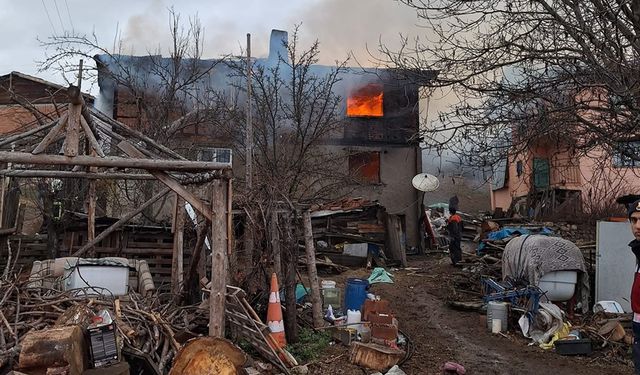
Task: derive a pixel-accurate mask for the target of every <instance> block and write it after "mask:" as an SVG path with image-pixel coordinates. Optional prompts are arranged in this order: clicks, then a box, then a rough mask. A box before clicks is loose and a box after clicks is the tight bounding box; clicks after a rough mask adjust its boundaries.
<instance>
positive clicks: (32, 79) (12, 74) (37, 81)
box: [0, 71, 95, 102]
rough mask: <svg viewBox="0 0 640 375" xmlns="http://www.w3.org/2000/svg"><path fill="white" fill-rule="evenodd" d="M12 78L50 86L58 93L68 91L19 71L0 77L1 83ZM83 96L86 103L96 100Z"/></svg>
mask: <svg viewBox="0 0 640 375" xmlns="http://www.w3.org/2000/svg"><path fill="white" fill-rule="evenodd" d="M12 77H18V78H22V79H25V80H28V81H31V82H34V83H38V84H41V85H45V86H48V87H51V88H53V89H55V90H56V91H57V90H66V89H67V87H65V86H62V85H59V84H57V83H53V82H50V81H47V80H44V79H42V78H39V77H35V76H32V75H29V74H25V73H21V72H17V71H12V72H11V73H8V74H4V75H2V76H0V81H4V80H7V79H10V78H12ZM82 96H83V97H84V99H85V100H86V101H89V102H93V101H94V100H95V97H94V96H93V95H91V94H88V93H82Z"/></svg>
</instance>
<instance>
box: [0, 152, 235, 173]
mask: <svg viewBox="0 0 640 375" xmlns="http://www.w3.org/2000/svg"><path fill="white" fill-rule="evenodd" d="M0 162H12V163H19V164H45V165H82V166H89V167H108V168H111V167H115V168H137V169H147V170H158V169H159V170H165V171H185V172H186V171H202V170H225V169H230V167H229V165H228V164H226V163H218V162H211V161H190V160H154V159H141V158H138V159H136V158H121V157H117V156H105V157H104V158H98V157H91V156H86V155H78V156H75V157H72V158H70V157H66V156H64V155H32V154H29V153H26V152H10V151H0Z"/></svg>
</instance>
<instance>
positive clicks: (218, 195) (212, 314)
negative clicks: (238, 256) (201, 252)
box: [209, 180, 228, 337]
mask: <svg viewBox="0 0 640 375" xmlns="http://www.w3.org/2000/svg"><path fill="white" fill-rule="evenodd" d="M225 185H226V182H225V181H222V180H215V181H212V182H211V188H212V193H211V210H212V211H213V220H212V221H211V237H212V241H211V242H212V243H211V248H212V254H211V291H210V296H209V303H210V306H209V336H214V337H224V319H225V299H226V292H227V271H228V264H227V263H228V259H227V249H226V247H227V239H226V236H227V228H226V226H227V219H226V213H225V211H226V207H227V201H226V199H227V197H226V186H225Z"/></svg>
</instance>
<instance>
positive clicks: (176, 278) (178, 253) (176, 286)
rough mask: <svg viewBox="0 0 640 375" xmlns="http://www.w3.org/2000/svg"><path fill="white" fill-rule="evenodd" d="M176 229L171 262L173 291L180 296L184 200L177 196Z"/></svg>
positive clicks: (182, 269) (182, 262) (182, 278)
mask: <svg viewBox="0 0 640 375" xmlns="http://www.w3.org/2000/svg"><path fill="white" fill-rule="evenodd" d="M175 215H176V218H175V223H176V228H175V232H174V234H173V257H172V259H171V260H172V261H171V290H172V291H173V293H174V294H175V295H177V294H179V292H180V289H181V287H182V282H183V281H184V254H183V250H184V200H183V199H182V198H180V197H179V196H178V195H176V210H175Z"/></svg>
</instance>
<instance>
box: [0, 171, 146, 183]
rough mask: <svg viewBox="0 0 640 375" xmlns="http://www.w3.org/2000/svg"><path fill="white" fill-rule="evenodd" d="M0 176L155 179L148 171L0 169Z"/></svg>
mask: <svg viewBox="0 0 640 375" xmlns="http://www.w3.org/2000/svg"><path fill="white" fill-rule="evenodd" d="M0 176H7V177H24V178H27V177H55V178H86V179H89V180H107V179H113V180H156V178H155V177H154V176H153V175H151V174H149V173H107V172H101V173H92V172H80V171H78V172H73V171H53V170H30V169H1V170H0Z"/></svg>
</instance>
